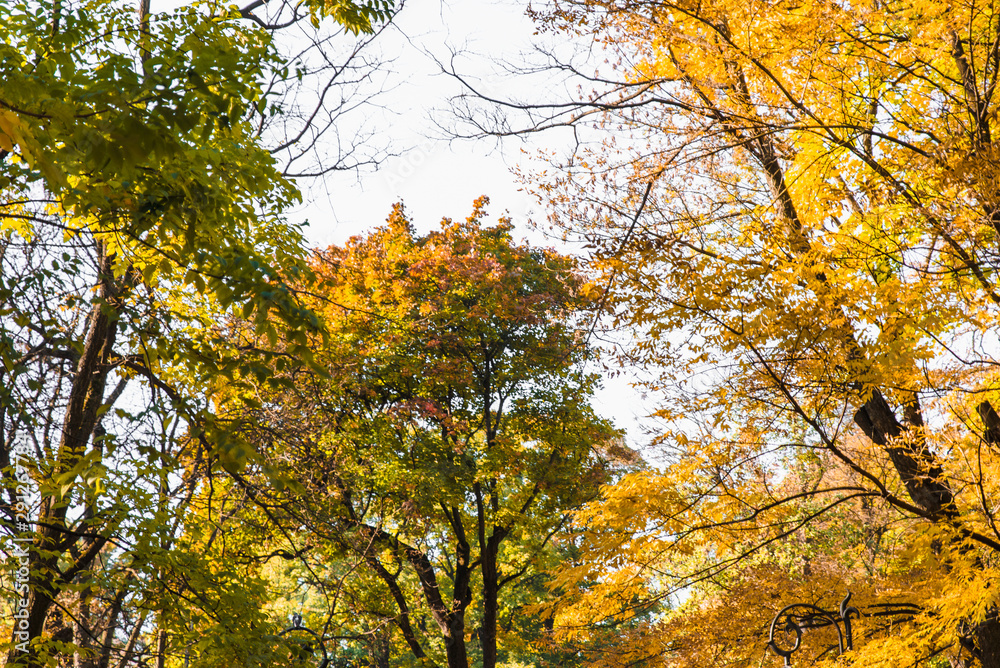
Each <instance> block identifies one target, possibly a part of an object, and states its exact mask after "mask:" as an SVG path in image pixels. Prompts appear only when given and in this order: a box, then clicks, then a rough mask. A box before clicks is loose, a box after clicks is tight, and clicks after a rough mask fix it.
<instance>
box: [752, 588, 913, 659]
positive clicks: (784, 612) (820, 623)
mask: <svg viewBox="0 0 1000 668" xmlns="http://www.w3.org/2000/svg"><path fill="white" fill-rule="evenodd" d="M850 600H851V592H847V596H845V597H844V600H843V601H841V602H840V607H839V609H838V610H837V611H835V612H830V611H829V610H824V609H823V608H820V607H818V606H815V605H812V604H810V603H793V604H791V605H788V606H785V607H784V608H782V609H781V611H779V612H778V614H777V615H775V616H774V619H772V620H771V628H770V632H769V633H768V642H767V646H768V647H770V648H771V650H772V651H773V652H774V653H775V654H777V655H778V656H780V657H782V658H783V659H784V660H785V665H786V666H791V665H792V654H794V653H795V652H796V651H797V650H798V649H799V648H800V647H801V646H802V633H803V632H804V631H807V630H809V629H820V628H826V627H829V626H832V627H833V628H834V629H835V630H836V631H837V650H838V653H839V654H843V653H844V652H847V651H850V650H852V649H854V636H853V631H852V628H851V617H852V616H853V617H861V616H862V613H861V611H860V610H858V609H857V608H855V607H854V606H852V605H849V603H850ZM919 612H920V608H919V606H916V605H913V604H910V603H875V604H873V605H871V606H869V607H868V608H867V611H866V612H865V613H864V616H865V617H895V618H898V617H904V618H909V619H912V618H913V617H914V616H916V615H917V614H919ZM775 632H778V633H779V634H780V635H783V640H784V641H785V644H784V646H782V645H781V644H779V641H778V640H776V639H775Z"/></svg>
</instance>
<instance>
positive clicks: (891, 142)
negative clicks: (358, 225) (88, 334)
mask: <svg viewBox="0 0 1000 668" xmlns="http://www.w3.org/2000/svg"><path fill="white" fill-rule="evenodd" d="M997 15H998V14H997V7H996V5H995V3H990V2H986V3H980V2H958V3H955V2H949V3H939V2H888V3H884V2H870V3H841V2H824V3H820V2H808V1H807V2H794V3H793V2H787V3H786V2H776V3H743V2H728V1H726V0H719V1H710V2H664V3H656V4H648V3H639V2H632V1H630V0H623V1H621V2H618V1H611V2H602V1H598V2H586V3H584V2H579V3H577V2H573V1H572V0H570V1H568V2H562V1H559V2H555V3H553V5H552V6H551V7H550V8H546V9H544V10H539V12H538V13H537V16H538V18H539V20H540V21H541V25H542V27H543V28H544V29H549V30H551V31H553V32H558V31H566V32H569V33H571V34H573V35H575V36H576V37H577V38H580V39H587V38H588V37H587V36H589V35H593V36H594V37H593V42H594V44H593V49H592V51H593V52H597V53H602V54H604V55H609V56H610V60H611V64H610V66H609V67H600V68H598V70H597V73H596V74H592V73H591V72H592V70H590V69H585V68H584V67H583V66H582V65H574V64H573V63H562V64H561V65H562V71H564V72H567V73H569V74H571V75H574V76H578V77H580V78H581V79H582V80H583V83H584V85H585V86H586V89H587V90H589V91H590V94H589V95H588V96H586V97H584V98H582V99H580V100H578V101H576V102H573V103H567V104H562V105H546V104H534V105H517V104H508V105H507V108H508V110H510V111H511V113H513V114H517V113H519V112H523V113H524V114H526V117H527V122H526V125H525V126H524V127H525V128H526V129H528V130H540V129H544V128H548V127H556V126H573V127H575V128H577V129H578V130H579V132H580V137H581V140H586V139H588V138H603V141H604V142H605V143H604V144H603V145H601V144H600V143H592V144H586V143H585V142H583V141H581V143H580V144H579V145H578V146H580V149H579V150H578V152H577V153H575V154H574V155H573V156H572V159H571V161H570V162H569V164H568V165H567V169H566V170H565V171H563V172H561V173H560V175H559V176H556V177H553V178H550V179H549V180H548V181H546V182H545V183H544V184H543V192H545V193H546V194H548V195H550V196H551V201H552V202H553V205H554V209H555V213H554V216H555V217H556V219H557V222H559V223H560V224H562V225H564V226H565V227H566V228H569V229H572V230H574V231H576V232H579V233H582V234H584V235H586V236H588V237H589V239H590V241H591V242H592V244H593V245H594V247H595V261H596V263H597V265H598V266H600V267H602V268H603V269H604V270H605V276H606V280H607V281H608V284H609V285H611V286H612V287H613V293H614V295H615V304H616V307H617V322H618V323H619V324H621V325H623V326H625V327H628V328H629V330H630V331H633V332H635V333H636V336H635V338H634V342H633V345H632V346H631V347H630V349H629V360H630V361H632V362H633V363H635V364H637V365H640V366H642V367H645V368H646V369H649V370H654V371H655V375H656V379H655V380H654V381H652V382H651V383H649V386H650V388H651V390H653V391H654V392H656V393H658V395H659V396H660V397H661V398H662V404H661V408H660V409H659V410H658V412H657V415H658V417H659V418H660V419H662V420H663V433H662V436H661V438H660V443H661V444H662V445H663V446H664V448H665V451H666V452H667V453H668V456H669V462H670V465H669V467H668V468H667V470H666V472H665V473H664V474H663V475H654V474H643V475H637V476H633V477H630V478H626V479H625V480H623V481H622V482H621V483H620V484H619V485H618V486H616V487H615V488H612V489H609V490H608V492H607V494H606V496H605V502H604V504H603V505H601V506H599V507H598V509H595V510H594V511H593V513H592V514H591V515H588V516H587V517H589V518H590V519H591V520H592V521H593V522H594V523H595V524H594V529H595V531H594V534H593V542H592V543H590V545H591V548H592V551H591V552H590V554H591V556H592V557H593V558H594V559H595V561H594V562H593V563H592V564H591V565H590V566H586V565H581V567H580V569H579V570H578V572H577V576H578V577H584V575H586V574H588V573H589V574H593V573H594V572H600V571H601V568H600V566H599V565H600V564H601V563H605V562H602V561H601V559H606V560H610V555H612V554H614V553H616V552H619V551H624V553H625V554H632V555H635V558H634V560H633V561H632V566H631V567H628V568H626V567H622V566H612V565H607V566H605V568H606V569H610V570H609V571H606V572H604V577H605V578H606V579H608V580H610V581H612V583H609V584H607V585H606V586H605V587H603V588H600V587H599V588H597V590H594V589H591V590H590V591H589V593H588V594H587V595H588V596H591V597H593V598H592V600H602V601H603V602H604V603H603V604H601V605H602V606H603V607H597V608H592V610H596V611H597V612H600V611H602V610H603V611H604V613H605V614H607V612H608V610H609V607H608V605H609V603H610V600H611V599H610V596H611V595H612V594H613V595H614V596H615V597H616V598H617V599H618V600H623V601H626V602H629V603H630V604H631V603H632V602H633V601H634V600H635V599H634V598H632V597H630V596H622V594H621V591H613V590H614V589H615V587H616V586H617V587H624V586H626V585H627V586H630V587H633V590H632V591H633V592H634V593H635V595H636V596H637V597H645V598H646V599H647V600H650V599H652V598H654V593H655V595H656V596H660V597H662V596H664V595H665V593H667V592H685V596H686V597H687V599H686V600H687V604H686V605H684V606H681V607H682V609H683V611H681V612H677V613H673V614H675V615H676V618H677V619H683V616H684V614H685V611H686V612H687V613H689V614H693V615H697V614H698V613H697V611H698V610H702V611H704V610H706V609H708V608H709V607H711V609H713V610H716V611H719V610H732V609H741V608H739V606H740V605H747V604H750V603H751V601H750V599H749V598H747V597H743V598H740V596H739V595H737V592H738V591H743V592H747V591H751V587H752V586H753V582H754V579H753V578H755V577H757V578H760V579H758V580H757V583H758V584H757V587H759V588H770V587H768V583H775V582H776V581H775V580H774V579H773V578H772V577H768V578H761V573H762V572H763V571H764V570H766V569H763V566H764V565H769V566H768V567H769V568H770V569H771V571H770V572H771V573H772V575H773V574H775V573H780V570H779V569H782V568H783V567H784V565H782V561H781V559H780V558H779V556H778V552H780V550H779V546H781V549H783V550H789V549H793V548H794V550H797V554H798V561H799V563H800V567H802V569H803V570H802V571H801V574H802V576H803V577H802V579H801V580H800V582H802V584H797V583H795V582H794V581H793V582H786V583H785V585H784V586H788V587H790V588H791V590H792V591H793V592H795V593H796V594H799V595H804V594H806V593H807V592H808V591H809V590H810V589H812V591H813V592H815V591H816V589H815V587H818V588H819V589H820V590H822V589H824V588H825V589H827V590H831V589H833V588H834V587H833V586H832V585H830V584H829V583H830V582H831V581H832V580H831V579H827V580H825V581H824V580H822V579H821V576H820V575H819V574H818V573H815V572H813V573H812V574H810V573H809V572H808V571H806V570H805V568H804V565H802V564H803V561H802V560H803V559H804V557H805V556H807V555H808V554H809V553H810V550H812V549H813V548H811V547H809V546H810V545H811V543H810V541H812V540H814V539H815V537H816V536H818V535H822V534H824V533H829V530H830V528H831V527H832V526H834V525H833V524H831V522H832V518H834V517H838V515H837V514H838V513H841V512H846V510H847V509H854V510H855V511H856V512H857V517H856V520H857V521H856V522H850V523H845V525H846V526H853V527H856V531H857V532H858V533H856V534H855V536H857V535H859V534H860V535H865V533H866V532H876V533H877V531H881V530H882V529H880V527H879V524H878V523H873V524H872V525H871V526H869V525H868V523H867V520H865V517H864V516H865V514H866V513H868V512H874V513H876V515H879V514H883V513H888V514H889V515H890V516H891V517H892V518H893V521H892V522H889V523H887V525H888V526H890V527H892V531H893V532H895V535H896V540H901V541H905V542H906V543H908V544H909V545H910V546H911V548H912V549H911V550H910V553H909V556H908V557H906V555H905V551H904V550H902V549H901V548H900V549H895V548H894V549H892V550H887V551H886V552H885V553H884V554H882V556H880V559H879V562H880V563H879V571H880V577H883V576H884V577H883V579H880V580H879V582H881V583H884V584H885V586H887V587H894V586H895V585H892V584H891V580H892V577H893V576H892V574H893V573H898V572H899V571H900V569H902V570H904V571H908V572H911V573H912V574H913V577H916V575H917V574H919V573H920V572H921V569H927V570H926V571H924V577H923V578H922V580H921V584H920V586H919V587H917V588H915V589H913V590H912V592H911V596H912V597H913V601H912V602H913V603H916V604H919V605H920V606H922V608H923V609H924V613H923V614H922V615H920V616H918V617H917V619H916V620H914V622H912V623H911V624H910V625H909V626H908V627H907V630H906V631H905V632H904V633H902V634H901V635H899V636H895V637H880V638H877V639H873V640H872V641H871V642H869V643H868V644H867V645H865V647H864V648H863V649H861V650H859V651H858V652H857V653H856V656H857V661H859V662H861V661H863V662H865V663H869V664H871V663H873V662H875V663H885V664H889V663H891V664H892V665H897V664H903V663H907V662H909V661H911V660H912V661H915V662H919V661H921V660H923V659H924V658H926V657H928V656H934V655H937V654H939V653H941V652H944V651H948V652H952V654H951V658H952V659H953V660H955V661H958V660H959V659H958V656H959V654H961V656H962V659H961V660H962V661H966V662H968V663H978V664H981V665H984V666H998V665H1000V626H998V622H997V610H998V608H997V600H996V599H995V596H994V594H993V592H994V591H995V589H996V576H997V572H996V563H997V556H998V550H1000V532H998V530H997V527H996V522H995V515H994V512H995V511H994V508H995V504H996V500H997V492H998V490H997V488H996V483H995V481H996V474H995V470H996V466H997V452H996V444H997V443H998V442H1000V439H998V436H1000V431H998V427H1000V420H998V418H997V412H996V405H997V401H998V397H997V377H996V372H995V369H996V362H997V356H996V352H997V347H996V341H995V324H996V322H997V315H998V313H1000V311H998V309H1000V296H998V290H997V283H996V270H997V267H998V254H997V243H998V239H997V232H998V231H1000V213H998V200H997V197H998V192H1000V191H998V190H997V186H996V178H997V173H998V171H997V170H998V166H1000V163H998V162H997V158H996V145H995V139H994V136H995V134H996V129H995V127H994V125H995V105H996V101H995V98H994V91H995V87H996V81H997V77H998V68H1000V51H998V46H997V45H998V43H1000V25H998V22H997ZM588 68H589V65H588ZM479 127H485V124H484V123H483V122H480V126H479ZM511 127H514V126H513V125H511ZM500 130H501V131H503V130H504V128H501V129H500ZM647 186H649V189H648V190H647ZM644 192H645V193H647V194H648V195H649V197H648V200H645V199H643V198H642V197H641V196H642V195H643V193H644ZM640 200H642V201H643V202H644V203H645V206H644V207H642V206H641V205H640ZM640 208H641V209H642V211H643V214H642V216H641V217H640V218H639V220H638V221H637V222H635V223H632V224H631V225H630V222H631V220H632V214H633V213H634V212H635V211H636V210H637V209H640ZM622 221H625V222H624V224H623V223H622ZM809 459H814V460H815V461H817V462H818V464H817V466H818V468H817V469H816V470H815V471H814V472H813V474H811V475H810V476H807V478H808V481H809V484H806V485H804V486H803V488H800V489H796V488H795V487H793V486H789V485H788V484H787V481H788V479H789V476H790V473H789V470H790V469H793V468H794V467H797V466H800V465H801V463H802V462H803V461H804V460H809ZM636 513H639V514H640V517H638V518H637V517H636V516H635V515H636ZM602 524H603V526H604V528H603V529H601V528H600V527H601V526H602ZM625 529H628V531H625ZM651 533H652V535H651ZM872 535H874V533H873V534H872ZM623 536H625V537H623ZM856 540H857V538H851V539H850V540H848V539H847V537H846V536H842V537H841V539H840V542H839V543H830V545H836V549H833V548H832V547H831V548H830V549H831V552H830V553H831V554H839V555H841V557H842V559H843V558H845V555H846V552H845V548H846V547H848V546H849V545H850V543H851V541H856ZM854 547H855V549H859V548H858V544H855V546H854ZM904 557H906V558H904ZM883 559H884V560H883ZM606 563H611V564H613V563H615V562H606ZM843 563H850V562H843V561H842V564H841V567H839V568H838V569H832V570H828V571H827V577H828V578H832V577H833V576H832V575H831V574H835V575H836V577H843V576H844V574H845V572H848V573H849V572H852V571H850V569H847V570H846V571H845V568H844V566H843ZM853 563H854V565H855V566H857V562H856V561H855V562H853ZM649 564H656V569H657V570H659V571H660V572H661V573H663V572H668V573H670V574H671V576H669V577H664V576H662V575H661V576H658V577H655V578H653V579H654V580H655V581H656V585H655V592H650V589H649V582H648V581H644V579H643V577H644V576H643V574H646V576H648V577H652V576H651V575H650V571H649V570H645V569H643V568H640V566H643V565H649ZM921 564H922V566H921ZM785 565H787V562H786V564H785ZM918 566H920V567H919V568H918ZM594 569H597V570H596V571H595V570H594ZM755 569H756V570H755ZM762 569H763V570H762ZM853 572H854V573H856V571H853ZM855 577H856V576H855ZM731 578H736V579H737V580H740V582H739V586H737V583H736V582H734V580H733V579H731ZM824 582H825V584H822V585H820V584H818V583H824ZM772 586H773V588H774V589H775V590H779V591H780V588H779V587H778V586H777V585H776V584H772ZM879 586H881V585H879ZM602 590H603V594H604V596H603V597H602ZM758 590H759V589H758ZM831 593H832V592H831ZM581 595H582V594H581ZM810 595H815V594H814V593H812V594H810ZM827 595H828V596H829V594H827ZM674 603H675V605H680V601H677V600H676V599H675V601H674ZM832 603H834V601H833V600H827V604H828V605H829V604H832ZM758 605H759V604H758ZM761 607H762V609H761V610H760V618H759V619H758V620H757V621H756V626H754V625H753V624H752V623H751V622H749V621H747V622H746V624H749V626H746V625H743V626H739V628H738V629H736V630H735V633H736V636H729V639H730V640H732V639H733V638H734V637H737V636H739V635H740V634H742V638H743V639H744V640H745V639H746V638H752V637H756V638H760V634H761V632H762V628H761V627H762V623H763V621H765V620H766V619H767V617H768V615H767V614H766V613H765V611H764V609H763V607H764V606H761ZM577 609H578V611H580V610H583V608H577ZM741 610H742V609H741ZM567 614H568V613H567ZM621 614H627V611H624V612H621ZM749 618H750V615H747V614H745V613H744V612H741V613H740V615H738V616H736V619H737V620H739V619H744V620H747V619H749ZM569 619H570V618H569V617H567V620H569ZM576 619H577V620H578V621H579V620H580V619H581V618H580V617H577V618H576ZM725 630H726V631H727V632H728V631H733V630H734V628H733V626H729V627H728V628H727V629H725ZM653 637H654V636H652V635H648V636H646V638H647V640H650V639H651V638H653ZM699 642H701V643H702V647H701V648H702V649H704V650H706V651H708V648H709V647H712V648H714V649H715V650H717V651H719V652H722V653H723V655H724V656H726V657H728V659H729V660H732V661H739V662H744V663H745V662H750V661H751V660H756V658H752V657H756V653H759V651H762V649H763V648H762V643H759V642H758V643H756V644H752V643H747V642H742V643H738V644H736V643H734V644H730V645H728V646H726V645H724V644H722V643H721V642H720V643H718V644H714V645H712V644H711V641H710V640H709V639H705V637H704V635H703V636H702V640H701V641H699ZM646 648H647V649H652V651H649V652H647V653H646V655H647V656H653V657H656V656H662V657H663V660H666V661H672V660H674V659H677V660H678V661H679V660H680V659H679V658H678V657H679V656H680V652H681V650H680V649H679V648H677V647H671V646H669V645H666V644H656V642H655V641H652V640H651V644H650V643H647V644H646ZM946 648H950V649H946Z"/></svg>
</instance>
